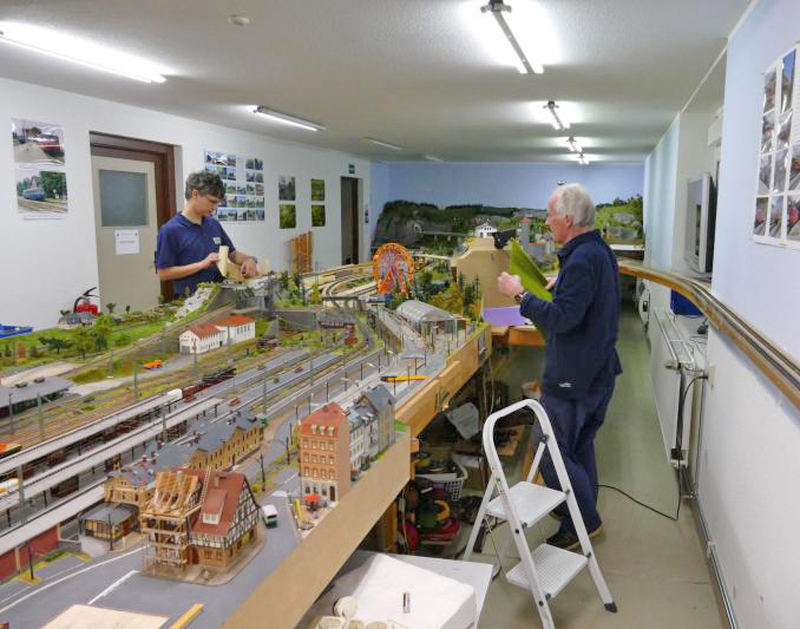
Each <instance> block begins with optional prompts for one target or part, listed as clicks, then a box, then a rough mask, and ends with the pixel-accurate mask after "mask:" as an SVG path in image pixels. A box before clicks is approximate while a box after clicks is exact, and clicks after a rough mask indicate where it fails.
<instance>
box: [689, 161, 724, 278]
mask: <svg viewBox="0 0 800 629" xmlns="http://www.w3.org/2000/svg"><path fill="white" fill-rule="evenodd" d="M716 218H717V191H716V187H715V186H714V180H713V179H712V178H711V175H709V174H708V173H704V174H703V175H701V176H700V177H696V178H693V179H690V180H689V182H688V184H687V197H686V242H685V244H684V258H685V260H686V262H687V263H688V264H689V267H690V268H691V269H692V270H694V271H696V272H698V273H711V268H712V265H713V262H714V227H715V224H716Z"/></svg>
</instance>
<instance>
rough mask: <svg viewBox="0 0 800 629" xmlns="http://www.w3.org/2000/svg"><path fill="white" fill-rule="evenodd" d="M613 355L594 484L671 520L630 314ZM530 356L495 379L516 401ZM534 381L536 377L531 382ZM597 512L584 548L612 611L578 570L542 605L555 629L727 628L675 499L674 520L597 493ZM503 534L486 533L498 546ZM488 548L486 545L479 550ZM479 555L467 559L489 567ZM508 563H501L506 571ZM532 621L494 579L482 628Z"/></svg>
mask: <svg viewBox="0 0 800 629" xmlns="http://www.w3.org/2000/svg"><path fill="white" fill-rule="evenodd" d="M618 350H619V353H620V356H621V358H622V362H623V368H624V370H625V373H624V374H623V375H622V376H620V377H619V378H618V380H617V388H616V391H615V394H614V398H613V401H612V404H611V407H610V409H609V412H608V414H607V417H606V422H605V425H604V426H603V428H602V429H601V430H600V432H599V434H598V437H597V441H596V451H597V459H598V469H599V477H600V483H601V484H607V485H614V486H616V487H619V488H620V489H623V490H624V491H626V492H627V493H629V494H631V495H632V496H634V497H636V498H637V499H638V500H640V501H642V502H644V503H646V504H648V505H651V506H652V507H654V508H656V509H659V510H660V511H664V512H667V513H671V514H672V515H674V514H675V509H676V506H677V500H678V492H677V487H676V480H675V475H674V472H673V470H672V468H671V467H670V465H669V464H668V463H667V460H666V456H665V453H664V446H663V442H662V439H661V433H660V431H659V427H658V420H657V417H656V411H655V407H654V403H653V394H652V387H651V383H650V378H649V366H648V349H647V344H646V340H645V335H644V331H643V329H642V325H641V323H640V321H639V319H638V317H637V316H636V314H635V313H633V312H632V311H631V312H626V313H625V315H624V316H623V319H622V321H621V330H620V342H619V345H618ZM536 352H537V350H514V353H513V355H511V356H510V357H509V359H508V360H507V361H505V364H502V365H498V368H497V370H496V371H497V373H496V376H498V377H502V378H503V379H504V380H505V381H508V380H513V381H514V382H509V384H510V385H511V386H512V389H511V391H512V399H515V398H516V397H518V396H517V395H516V394H515V393H514V392H515V391H519V386H518V385H519V382H517V381H524V380H526V379H532V378H526V373H528V374H530V371H529V370H530V369H531V368H530V367H529V366H530V365H531V364H534V363H539V362H540V360H541V357H540V356H537V355H536ZM531 376H533V377H535V373H534V374H531ZM599 510H600V514H601V516H602V518H603V529H604V532H603V534H601V536H600V537H598V538H596V539H595V540H593V543H594V545H595V549H596V551H597V557H598V561H599V564H600V568H601V570H602V571H603V573H604V575H605V578H606V582H607V584H608V586H609V589H610V590H611V593H612V595H613V596H614V599H615V601H616V602H617V605H618V607H619V612H618V613H616V614H612V613H609V612H607V611H605V609H604V608H603V605H602V603H601V601H600V598H599V596H598V594H597V591H596V589H595V588H594V584H593V582H592V580H591V578H590V577H589V575H588V572H587V571H583V572H582V573H581V574H580V575H579V576H578V577H577V578H576V579H575V580H574V581H573V582H572V583H570V584H569V585H568V586H567V587H566V588H565V589H564V590H563V592H561V594H559V595H558V597H556V598H555V599H554V600H552V601H551V602H550V606H551V611H552V613H553V617H554V620H555V624H556V627H559V628H560V629H561V628H567V627H575V628H577V627H580V628H581V629H589V628H594V627H597V628H599V627H636V628H643V627H644V628H647V629H657V628H660V627H665V628H667V627H669V628H670V629H673V628H675V627H681V628H683V629H688V628H694V627H697V628H702V629H713V628H715V627H725V626H727V623H726V622H725V621H724V619H723V617H722V616H721V614H720V611H719V607H718V605H717V599H716V595H715V586H714V584H713V581H712V580H713V575H712V574H711V573H710V572H709V570H708V568H707V566H706V562H705V559H704V551H703V548H702V545H701V542H700V539H699V535H698V532H697V529H696V527H695V523H694V517H693V515H692V512H691V503H690V502H686V501H684V504H683V506H682V507H681V512H680V518H679V521H677V522H675V521H672V520H669V519H667V518H664V517H662V516H660V515H657V514H655V513H653V512H651V511H648V510H647V509H645V508H643V507H641V506H639V505H637V504H635V503H633V502H632V501H630V500H629V499H627V498H626V497H624V496H622V495H621V494H619V493H617V492H615V491H612V490H609V489H601V490H600V498H599ZM556 528H557V523H556V521H555V520H552V519H551V518H545V521H543V522H541V523H540V524H539V525H537V527H534V528H533V529H531V530H530V531H529V544H530V546H531V548H534V547H535V546H536V545H537V544H538V543H539V542H540V540H543V539H545V538H546V537H547V536H548V535H551V534H552V533H554V532H555V530H556ZM505 530H507V527H504V529H503V532H502V533H501V532H500V531H498V532H496V533H495V536H494V537H495V542H496V543H497V544H498V545H499V544H501V543H502V540H503V539H504V538H503V533H504V532H505ZM491 549H492V545H491V543H489V542H487V544H486V546H485V547H484V551H485V552H486V553H488V552H489V551H490V550H491ZM491 559H492V557H491V556H490V555H488V554H485V555H474V556H473V560H481V561H491ZM515 563H516V560H515V559H508V560H506V566H505V567H506V569H509V568H511V567H512V566H513V565H514V564H515ZM539 622H540V621H539V616H538V614H537V612H536V610H535V609H534V606H533V600H532V598H531V595H530V593H529V592H527V591H525V590H522V589H520V588H518V587H516V586H513V585H509V584H508V583H507V582H506V581H505V580H504V579H503V576H502V575H500V576H498V577H497V578H496V579H495V580H494V581H493V582H492V585H491V586H490V588H489V593H488V596H487V599H486V603H485V605H484V608H483V613H482V615H481V626H482V627H487V628H494V627H502V628H508V629H514V628H516V627H520V628H522V627H525V628H529V627H537V626H540V624H539Z"/></svg>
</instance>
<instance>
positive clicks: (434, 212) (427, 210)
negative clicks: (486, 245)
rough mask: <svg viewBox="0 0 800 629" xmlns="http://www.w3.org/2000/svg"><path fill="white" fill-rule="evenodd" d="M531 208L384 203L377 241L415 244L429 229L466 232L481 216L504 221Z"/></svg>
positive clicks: (406, 202) (378, 242)
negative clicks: (442, 206) (443, 206)
mask: <svg viewBox="0 0 800 629" xmlns="http://www.w3.org/2000/svg"><path fill="white" fill-rule="evenodd" d="M530 211H531V210H525V209H523V208H516V207H493V206H490V205H480V204H474V205H449V206H447V207H445V208H440V207H438V206H436V205H434V204H432V203H414V202H413V201H390V202H388V203H386V205H384V206H383V213H382V214H381V215H380V217H379V218H378V225H377V228H376V230H375V243H374V244H376V245H380V244H383V243H385V242H399V243H400V244H402V245H404V246H406V247H415V246H418V245H419V244H420V243H421V241H422V240H423V238H424V233H425V232H449V233H463V234H466V233H467V232H469V231H470V230H471V229H473V228H474V227H475V225H476V223H477V222H479V219H480V218H485V219H488V220H490V221H491V222H493V223H495V224H500V223H502V222H503V221H507V220H509V219H511V217H512V216H513V215H514V214H515V213H520V212H530ZM492 219H495V220H492Z"/></svg>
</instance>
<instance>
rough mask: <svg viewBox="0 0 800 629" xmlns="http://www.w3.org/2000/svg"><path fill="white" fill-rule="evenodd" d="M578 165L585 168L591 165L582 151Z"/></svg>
mask: <svg viewBox="0 0 800 629" xmlns="http://www.w3.org/2000/svg"><path fill="white" fill-rule="evenodd" d="M578 163H579V164H583V165H584V166H588V165H589V160H588V159H586V156H585V155H584V154H583V151H581V152H580V153H579V154H578Z"/></svg>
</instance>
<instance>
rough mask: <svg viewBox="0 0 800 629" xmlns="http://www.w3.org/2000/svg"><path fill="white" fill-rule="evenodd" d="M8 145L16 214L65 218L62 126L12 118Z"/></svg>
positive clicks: (65, 198)
mask: <svg viewBox="0 0 800 629" xmlns="http://www.w3.org/2000/svg"><path fill="white" fill-rule="evenodd" d="M11 144H12V146H13V149H14V176H15V180H14V183H15V187H16V190H17V211H18V212H19V214H20V215H21V216H22V218H24V219H26V220H36V219H63V218H66V217H67V214H68V212H69V196H68V194H67V174H66V171H65V168H66V156H65V153H64V127H63V126H61V125H56V124H51V123H46V122H37V121H34V120H26V119H24V118H12V119H11Z"/></svg>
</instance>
